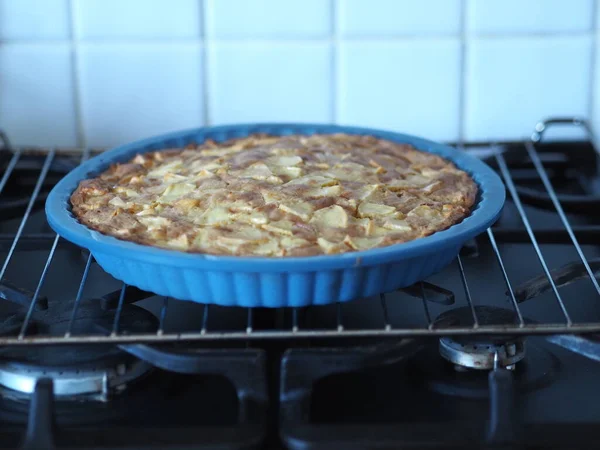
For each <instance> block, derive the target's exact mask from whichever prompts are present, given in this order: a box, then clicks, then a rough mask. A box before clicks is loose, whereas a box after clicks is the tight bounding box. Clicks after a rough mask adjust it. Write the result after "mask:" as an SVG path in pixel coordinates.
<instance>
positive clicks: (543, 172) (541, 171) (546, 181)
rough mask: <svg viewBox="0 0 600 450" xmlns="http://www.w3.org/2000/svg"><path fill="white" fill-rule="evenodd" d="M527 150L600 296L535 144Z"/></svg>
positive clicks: (530, 143) (529, 144) (526, 146)
mask: <svg viewBox="0 0 600 450" xmlns="http://www.w3.org/2000/svg"><path fill="white" fill-rule="evenodd" d="M525 148H526V149H527V153H528V155H529V158H530V159H531V162H532V163H533V165H534V166H535V169H536V170H537V172H538V174H539V176H540V179H541V180H542V183H543V184H544V188H546V191H548V196H549V197H550V200H551V201H552V204H553V205H554V208H555V209H556V212H557V213H558V216H559V217H560V220H561V222H562V223H563V225H564V227H565V230H566V231H567V233H568V234H569V237H570V238H571V242H572V243H573V246H574V247H575V250H576V251H577V254H578V255H579V258H580V259H581V262H582V263H583V266H584V267H585V270H586V272H587V273H588V275H589V277H590V280H591V282H592V284H593V285H594V288H595V289H596V292H598V294H599V295H600V284H598V280H596V276H595V275H594V271H593V270H592V269H591V267H590V265H589V263H588V261H587V259H586V257H585V255H584V254H583V250H582V249H581V245H579V241H578V240H577V237H575V233H573V229H572V228H571V224H570V223H569V221H568V220H567V216H566V215H565V212H564V210H563V208H562V206H561V204H560V201H559V200H558V196H557V195H556V192H555V190H554V188H553V187H552V184H551V183H550V180H549V179H548V174H547V173H546V169H544V165H543V164H542V162H541V160H540V157H539V155H538V152H537V150H536V149H535V146H534V144H533V142H526V143H525Z"/></svg>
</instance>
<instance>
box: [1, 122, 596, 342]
mask: <svg viewBox="0 0 600 450" xmlns="http://www.w3.org/2000/svg"><path fill="white" fill-rule="evenodd" d="M538 128H539V127H538ZM538 131H540V130H538ZM588 131H589V130H588ZM540 134H541V133H540ZM538 140H539V139H538ZM532 141H533V140H532ZM525 147H526V151H527V154H528V156H529V157H530V159H531V161H532V163H533V165H534V167H535V169H536V171H537V173H538V175H539V177H540V179H541V181H542V183H543V185H544V187H545V189H546V191H547V194H548V195H549V198H550V199H551V201H552V203H553V205H554V207H555V209H556V212H557V213H558V215H559V217H560V220H561V221H562V223H563V225H564V227H565V229H566V231H567V233H568V235H569V237H570V240H571V242H572V244H573V246H574V247H575V250H576V251H577V254H578V255H579V258H580V259H581V261H582V263H583V265H584V267H585V270H586V271H587V274H588V276H589V278H590V280H591V281H592V283H593V285H594V287H595V289H596V291H597V292H598V294H599V295H600V285H599V284H598V281H597V280H596V278H595V276H594V273H593V271H592V269H591V268H590V265H589V263H588V261H587V260H586V258H585V256H584V254H583V251H582V249H581V246H580V244H579V242H578V240H577V237H576V236H575V234H574V232H573V229H572V227H571V225H570V223H569V221H568V219H567V217H566V215H565V213H564V211H563V208H562V206H561V204H560V202H559V200H558V197H557V195H556V192H555V190H554V187H553V186H552V184H551V182H550V180H549V178H548V175H547V173H546V170H545V168H544V166H543V164H542V162H541V160H540V158H539V155H538V152H537V150H536V148H535V146H534V144H533V142H526V144H525ZM56 154H57V153H56V150H50V151H49V152H48V153H47V154H46V156H45V159H44V163H43V166H42V169H41V171H40V173H39V177H38V180H37V183H36V185H35V188H34V190H33V192H32V195H31V198H30V200H29V203H28V205H27V208H26V210H25V213H24V215H23V217H22V219H21V221H20V224H19V226H18V229H17V231H16V233H15V235H14V238H13V241H12V244H11V246H10V249H9V251H8V255H7V257H6V259H5V261H4V263H3V265H2V268H1V269H0V281H2V279H3V277H4V275H5V272H6V269H7V267H8V265H9V263H10V261H11V258H12V256H13V254H14V252H15V249H16V248H17V245H18V243H19V239H20V238H21V236H22V234H23V229H24V227H25V224H26V223H27V220H28V219H29V216H30V215H31V211H32V208H33V205H34V203H35V201H36V198H37V196H38V194H39V192H40V189H41V187H42V184H43V183H44V180H45V178H46V175H47V174H48V170H49V168H50V165H51V164H52V161H53V160H54V158H55V157H56ZM21 155H22V151H21V150H17V151H15V152H14V154H13V156H12V158H11V160H10V162H9V163H8V165H7V169H6V171H5V173H4V175H3V176H2V178H1V179H0V195H1V194H2V191H3V189H4V187H5V185H6V183H7V181H8V179H9V177H10V176H11V173H12V172H13V170H14V168H15V166H16V164H17V162H18V161H19V158H20V157H21ZM89 155H90V152H89V151H84V152H83V155H82V159H81V161H82V162H83V161H85V160H86V159H88V158H89ZM495 159H496V162H497V164H498V168H499V171H500V174H501V176H502V178H503V179H504V182H505V185H506V187H507V189H508V191H509V193H510V196H511V197H512V200H513V202H514V204H515V206H516V208H517V210H518V212H519V214H520V216H521V219H522V221H523V224H524V226H525V229H526V231H527V234H528V236H529V239H530V242H531V244H532V246H533V248H534V250H535V253H536V255H537V258H538V259H539V262H540V264H541V266H542V268H543V271H544V273H545V275H546V276H547V277H548V280H549V283H550V286H551V289H552V292H553V294H554V298H555V300H556V302H557V303H558V306H559V307H560V310H561V312H562V316H563V319H564V322H561V323H539V324H538V323H528V322H526V321H525V319H524V317H523V314H522V312H521V309H520V307H519V303H518V301H517V299H516V297H515V292H514V290H513V287H512V285H511V282H510V279H509V277H508V274H507V271H506V267H505V263H504V260H503V258H502V254H501V252H500V250H499V247H498V245H497V242H496V238H495V236H494V231H493V230H492V229H491V228H490V229H488V230H487V238H488V240H489V243H490V246H491V248H492V249H493V252H494V255H495V259H496V261H497V263H498V266H499V269H500V271H501V273H502V277H503V279H504V282H505V283H506V287H507V289H508V294H509V296H510V303H511V305H512V308H513V309H514V312H515V315H516V318H517V321H516V323H511V324H503V325H482V324H481V322H480V320H479V318H478V316H477V309H476V305H475V304H474V302H473V299H472V296H471V291H470V288H469V282H468V279H467V275H466V273H465V270H464V266H463V262H462V260H461V257H460V256H458V257H457V259H456V264H457V266H458V269H459V274H460V279H461V281H462V285H463V288H464V292H465V298H466V302H467V305H468V307H469V308H470V311H471V314H472V317H473V324H472V325H470V326H443V325H437V324H435V323H434V321H433V320H432V317H431V314H430V311H429V307H428V301H427V298H426V292H425V289H424V288H423V283H421V286H420V289H421V299H422V305H423V314H424V318H425V323H426V326H424V327H422V328H400V327H394V326H392V324H391V323H390V320H389V316H388V308H387V306H386V296H385V294H382V295H380V302H379V303H380V307H381V310H382V314H383V321H382V324H381V327H380V328H376V329H347V328H345V326H344V320H343V308H344V306H343V304H342V303H338V304H337V313H336V322H337V323H336V327H335V328H334V329H312V328H303V327H301V326H300V325H299V319H298V318H299V310H298V309H297V308H293V309H292V326H291V328H290V329H269V330H255V329H254V326H253V324H254V320H253V315H254V313H253V310H252V309H251V308H248V309H247V325H246V329H245V330H243V329H242V330H240V331H227V332H220V331H212V330H210V328H209V326H208V324H209V314H210V305H205V306H204V310H203V315H202V321H201V325H200V329H199V330H197V331H193V332H182V333H172V332H165V330H164V323H165V318H166V316H167V311H168V307H169V303H170V300H169V298H166V297H165V298H164V299H163V305H162V309H161V311H160V314H159V325H158V329H157V331H156V332H155V333H144V334H135V335H133V334H125V333H122V332H121V331H127V330H120V326H119V324H120V319H121V312H122V310H123V305H124V304H125V292H126V285H123V286H122V288H121V291H120V296H119V302H118V306H117V308H116V311H115V315H114V320H113V324H112V330H111V332H110V334H108V335H80V334H77V335H73V334H72V330H73V326H74V323H75V321H76V320H77V311H78V308H79V306H80V304H81V301H82V296H83V291H84V287H85V284H86V280H87V278H88V274H89V271H90V267H91V264H92V262H93V257H92V255H89V256H88V258H87V261H86V264H85V268H84V271H83V275H82V277H81V281H80V284H79V289H78V292H77V295H76V297H75V301H74V306H73V309H72V312H71V316H70V320H69V324H68V327H67V331H66V332H65V333H64V335H63V336H44V335H27V333H26V330H28V327H29V323H30V321H31V317H32V313H33V311H34V309H35V308H36V303H37V301H38V300H39V297H40V295H39V293H40V291H41V288H42V286H43V285H44V282H45V279H46V276H47V274H48V269H49V268H50V265H51V264H52V260H53V258H54V254H55V252H56V249H57V246H58V243H59V240H60V237H59V236H58V235H56V236H55V237H54V240H53V243H52V246H51V249H50V251H49V254H48V257H47V259H46V263H45V265H44V268H43V270H42V273H41V275H40V278H39V281H38V283H37V286H36V289H35V292H34V294H33V299H32V301H31V303H30V305H29V307H28V310H27V314H26V316H25V318H24V320H23V323H22V326H21V328H20V332H19V334H18V335H17V336H8V337H6V336H3V337H0V345H28V344H46V345H48V344H91V343H98V344H100V343H112V344H119V343H152V342H154V343H168V342H180V341H209V340H210V341H224V340H241V341H248V340H262V339H295V338H336V337H338V338H339V337H348V338H350V337H353V338H360V337H365V338H366V337H379V338H383V337H408V336H415V337H416V336H449V335H483V334H487V335H500V334H512V335H515V334H518V335H534V334H539V335H541V334H566V333H569V334H574V333H577V334H582V333H590V332H600V322H598V323H573V321H572V319H571V316H570V314H569V311H568V309H567V306H566V304H565V302H564V300H563V298H562V297H561V294H560V292H559V290H558V288H557V286H556V283H555V282H554V280H553V279H552V277H551V275H550V269H549V268H548V265H547V263H546V261H545V259H544V256H543V254H542V252H541V250H540V247H539V244H538V241H537V239H536V236H535V233H534V231H533V229H532V227H531V225H530V223H529V219H528V217H527V213H526V211H525V209H524V208H523V204H522V203H521V199H520V198H519V194H518V193H517V190H516V188H515V184H514V182H513V178H512V176H511V173H510V171H509V169H508V166H507V164H506V161H505V158H504V156H503V155H502V154H500V153H497V154H495Z"/></svg>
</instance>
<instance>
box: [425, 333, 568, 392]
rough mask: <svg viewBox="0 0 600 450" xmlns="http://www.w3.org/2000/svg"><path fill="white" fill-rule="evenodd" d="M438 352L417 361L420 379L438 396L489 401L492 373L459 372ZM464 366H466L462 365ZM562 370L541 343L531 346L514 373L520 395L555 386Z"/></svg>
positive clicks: (431, 349)
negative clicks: (553, 383) (553, 382)
mask: <svg viewBox="0 0 600 450" xmlns="http://www.w3.org/2000/svg"><path fill="white" fill-rule="evenodd" d="M436 353H437V349H435V348H433V347H432V348H429V349H426V350H425V351H423V352H422V353H421V354H419V355H418V356H417V358H416V359H415V367H416V368H417V370H418V372H417V374H418V377H419V379H421V380H423V382H424V383H425V384H426V385H427V387H428V388H429V389H430V390H431V391H433V392H436V393H438V394H442V395H448V396H452V397H461V398H469V399H488V398H489V395H490V386H489V379H488V374H489V372H484V371H483V370H469V369H466V368H463V370H460V371H457V370H456V366H453V365H451V364H448V363H447V362H446V361H445V360H444V359H442V358H439V357H437V356H438V355H436ZM461 367H462V366H461ZM558 370H559V361H558V359H557V358H556V357H555V356H554V355H553V354H552V353H551V352H549V351H548V350H547V349H546V348H545V347H544V346H542V345H538V343H537V342H534V343H530V345H529V347H528V351H527V356H526V357H525V358H523V360H522V361H521V362H520V363H519V364H518V365H517V367H516V369H515V370H514V371H513V372H512V375H513V381H514V387H515V389H516V390H517V391H518V392H532V391H535V390H537V389H541V388H542V387H544V386H547V385H548V384H550V383H552V381H553V380H554V378H555V376H556V374H557V372H558Z"/></svg>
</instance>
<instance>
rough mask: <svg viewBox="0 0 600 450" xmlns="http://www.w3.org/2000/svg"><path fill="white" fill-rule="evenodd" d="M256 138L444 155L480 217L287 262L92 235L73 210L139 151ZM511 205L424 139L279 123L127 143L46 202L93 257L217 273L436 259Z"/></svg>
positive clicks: (75, 174)
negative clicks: (313, 138)
mask: <svg viewBox="0 0 600 450" xmlns="http://www.w3.org/2000/svg"><path fill="white" fill-rule="evenodd" d="M253 133H268V134H273V135H289V134H306V135H310V134H315V133H323V134H331V133H348V134H360V135H372V136H376V137H379V138H383V139H388V140H391V141H394V142H401V143H406V144H410V145H412V146H414V147H415V148H417V149H419V150H422V151H426V152H431V153H435V154H438V155H440V156H442V157H444V158H446V159H448V160H450V161H452V162H453V163H454V164H456V166H457V167H459V168H460V169H462V170H464V171H466V172H467V173H468V174H469V175H470V176H471V177H472V178H473V180H474V181H475V182H476V183H477V186H478V188H479V192H478V197H477V202H476V204H475V205H474V208H473V211H472V213H471V214H470V215H469V216H468V217H466V218H465V219H464V220H463V221H462V222H460V223H458V224H455V225H453V226H451V227H450V228H448V229H446V230H443V231H439V232H437V233H434V234H433V235H431V236H427V237H423V238H420V239H416V240H414V241H411V242H407V243H402V244H396V245H392V246H388V247H382V248H376V249H371V250H367V251H360V252H350V253H343V254H336V255H319V256H308V257H284V258H273V257H242V256H222V255H207V254H200V253H185V252H179V251H174V250H167V249H162V248H157V247H151V246H146V245H141V244H137V243H133V242H128V241H124V240H120V239H117V238H114V237H112V236H107V235H103V234H101V233H99V232H97V231H94V230H91V229H89V228H87V227H86V226H84V225H82V224H81V223H79V222H78V220H77V219H76V218H75V216H74V215H73V214H72V212H71V204H70V196H71V194H72V193H73V191H74V190H75V189H76V187H77V186H78V184H79V182H81V181H82V180H85V179H88V178H92V177H94V176H96V175H98V174H99V173H101V172H102V171H104V170H106V169H107V168H108V167H109V165H110V164H112V163H115V162H124V161H127V160H129V159H131V158H133V157H134V156H135V155H136V154H137V153H144V152H148V151H156V150H160V149H164V148H174V147H183V146H185V145H187V144H189V143H193V142H196V143H201V142H203V141H204V140H205V139H214V140H215V141H223V140H227V139H231V138H235V137H244V136H247V135H249V134H253ZM504 201H505V188H504V185H503V184H502V181H501V180H500V178H499V176H498V175H497V174H496V173H495V172H494V171H493V170H492V169H491V168H489V167H488V166H487V165H486V164H485V163H483V162H482V161H480V160H479V159H477V158H476V157H474V156H471V155H469V154H468V153H466V152H463V151H459V150H456V149H454V148H452V147H450V146H447V145H444V144H440V143H436V142H432V141H430V140H427V139H423V138H420V137H415V136H410V135H406V134H401V133H396V132H390V131H382V130H377V129H370V128H362V127H351V126H340V125H323V124H283V123H272V124H243V125H223V126H215V127H204V128H197V129H191V130H184V131H178V132H174V133H168V134H164V135H159V136H155V137H151V138H148V139H143V140H139V141H136V142H133V143H129V144H126V145H121V146H119V147H116V148H114V149H112V150H109V151H106V152H104V153H101V154H100V155H98V156H96V157H94V158H91V159H90V160H88V161H87V162H85V163H83V164H82V165H80V166H79V167H77V168H76V169H74V170H73V171H71V172H70V173H69V174H67V175H66V176H65V177H64V178H63V179H62V180H61V181H60V182H59V183H58V184H57V185H56V186H55V187H54V188H53V190H52V191H51V192H50V194H49V196H48V199H47V201H46V215H47V219H48V223H49V224H50V226H51V227H52V228H53V229H54V230H55V231H56V232H57V233H58V234H59V235H60V236H61V237H63V238H65V239H67V240H69V241H71V242H73V243H75V244H77V245H79V246H81V247H85V248H87V249H89V250H90V251H91V252H92V253H94V252H99V253H102V254H105V255H111V256H114V257H119V258H123V259H136V260H143V261H144V262H148V263H152V264H163V265H165V266H169V267H180V268H195V269H205V270H210V271H219V270H224V271H227V272H236V271H238V272H254V273H256V272H272V273H277V272H303V271H308V272H315V271H319V270H327V269H341V268H348V267H356V266H361V265H367V266H370V265H381V264H386V263H393V262H395V261H398V260H403V259H405V258H415V257H418V256H421V255H425V254H431V253H432V252H435V251H436V248H440V249H441V248H449V247H457V246H458V247H460V245H461V244H462V243H464V242H466V241H467V240H469V239H471V238H473V237H475V236H476V235H478V234H480V233H482V232H483V231H485V230H486V229H487V228H488V227H489V226H490V225H492V224H493V223H494V222H495V221H496V220H497V218H498V217H499V214H500V212H501V210H502V207H503V205H504Z"/></svg>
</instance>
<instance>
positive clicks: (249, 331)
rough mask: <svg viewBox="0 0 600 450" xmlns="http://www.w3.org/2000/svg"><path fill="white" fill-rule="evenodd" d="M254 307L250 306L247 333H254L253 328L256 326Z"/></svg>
mask: <svg viewBox="0 0 600 450" xmlns="http://www.w3.org/2000/svg"><path fill="white" fill-rule="evenodd" d="M252 311H253V310H252V308H248V318H247V320H246V333H248V334H250V333H252V329H253V328H254V318H253V316H254V313H253V312H252Z"/></svg>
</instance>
